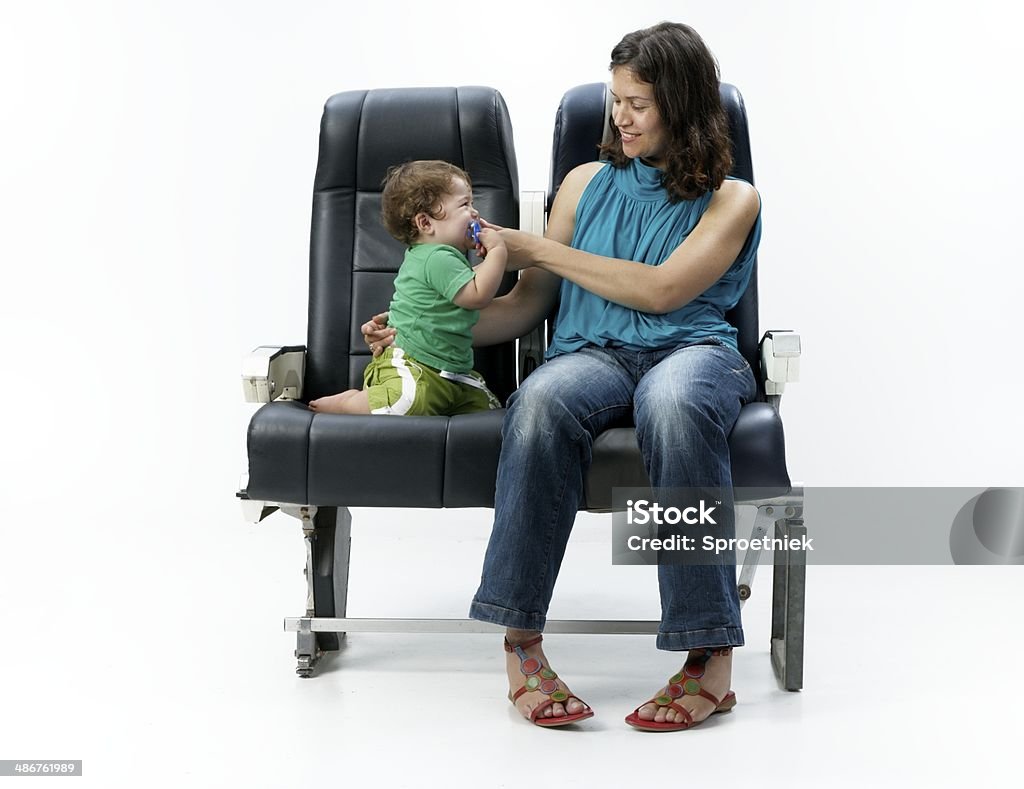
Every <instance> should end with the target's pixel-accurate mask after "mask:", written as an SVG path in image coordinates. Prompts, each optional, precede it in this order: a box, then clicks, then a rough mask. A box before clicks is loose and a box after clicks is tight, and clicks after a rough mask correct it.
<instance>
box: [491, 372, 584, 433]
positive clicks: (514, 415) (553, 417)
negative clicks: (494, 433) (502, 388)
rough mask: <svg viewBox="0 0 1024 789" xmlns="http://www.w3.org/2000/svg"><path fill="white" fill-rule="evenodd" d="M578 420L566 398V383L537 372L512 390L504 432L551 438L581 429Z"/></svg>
mask: <svg viewBox="0 0 1024 789" xmlns="http://www.w3.org/2000/svg"><path fill="white" fill-rule="evenodd" d="M578 429H579V422H578V420H577V419H576V418H575V416H574V415H573V413H572V409H571V404H570V403H569V402H567V401H566V399H565V388H564V385H560V382H559V381H558V380H557V379H556V378H555V377H554V376H541V375H538V373H534V374H533V375H531V376H530V377H529V378H527V379H526V380H525V381H524V382H523V384H522V386H520V387H519V388H518V389H517V390H516V391H514V392H513V393H512V396H511V397H510V398H509V401H508V413H507V414H506V415H505V433H506V435H507V434H509V433H513V434H514V435H516V436H517V437H518V438H520V439H522V438H550V437H551V436H552V435H554V434H555V433H558V432H563V433H564V432H572V431H578Z"/></svg>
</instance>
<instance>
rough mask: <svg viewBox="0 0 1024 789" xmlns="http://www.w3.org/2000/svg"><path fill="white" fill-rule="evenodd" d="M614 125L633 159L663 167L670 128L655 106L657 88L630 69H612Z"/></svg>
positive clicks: (623, 147)
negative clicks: (639, 77)
mask: <svg viewBox="0 0 1024 789" xmlns="http://www.w3.org/2000/svg"><path fill="white" fill-rule="evenodd" d="M611 93H612V101H613V103H612V122H613V123H614V124H615V126H616V128H618V130H619V134H620V135H621V136H622V152H623V153H625V154H626V156H628V157H629V158H630V159H636V158H637V157H640V158H641V159H643V160H644V161H645V162H646V163H647V164H650V165H653V166H654V167H663V166H664V163H665V153H666V151H667V150H668V129H667V128H666V127H665V124H664V122H663V121H662V119H661V113H660V112H658V106H657V105H656V104H655V103H654V85H652V84H651V83H649V82H641V81H640V80H638V79H637V77H636V74H634V73H633V72H632V71H631V70H630V69H629V68H627V67H626V66H616V67H615V68H614V69H612V84H611Z"/></svg>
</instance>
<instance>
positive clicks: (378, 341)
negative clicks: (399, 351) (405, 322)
mask: <svg viewBox="0 0 1024 789" xmlns="http://www.w3.org/2000/svg"><path fill="white" fill-rule="evenodd" d="M359 330H360V331H361V332H362V333H363V339H364V340H366V344H367V345H369V346H370V351H371V353H373V355H374V356H380V354H381V351H383V350H384V349H385V348H387V347H388V346H389V345H393V344H394V342H395V334H396V333H397V330H396V329H392V328H389V327H388V313H386V312H382V313H380V314H379V315H374V316H373V317H372V318H370V320H368V321H367V322H366V323H364V324H363V325H362V326H361V327H360V329H359Z"/></svg>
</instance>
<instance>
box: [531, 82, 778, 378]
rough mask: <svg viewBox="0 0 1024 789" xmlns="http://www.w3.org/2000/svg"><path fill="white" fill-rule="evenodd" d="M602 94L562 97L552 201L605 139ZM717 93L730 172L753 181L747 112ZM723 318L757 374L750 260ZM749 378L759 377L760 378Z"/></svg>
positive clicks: (596, 86) (735, 95) (736, 97)
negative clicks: (746, 280) (746, 277)
mask: <svg viewBox="0 0 1024 789" xmlns="http://www.w3.org/2000/svg"><path fill="white" fill-rule="evenodd" d="M606 90H607V88H606V86H605V84H604V83H602V82H593V83H590V84H588V85H579V86H577V87H575V88H572V89H571V90H570V91H568V92H567V93H566V94H565V96H563V97H562V102H561V104H559V106H558V113H557V115H556V116H555V135H554V143H553V146H552V152H551V184H550V187H549V189H548V199H549V200H554V196H555V194H556V193H557V191H558V188H559V186H561V184H562V179H563V178H565V176H566V174H567V173H568V172H569V171H570V170H572V169H573V168H574V167H577V166H578V165H581V164H583V163H585V162H593V161H596V160H597V158H598V145H600V143H601V141H602V139H604V138H605V136H606V134H607V129H608V124H609V122H610V120H609V111H608V105H607V94H606ZM720 94H721V97H722V105H723V107H724V108H725V111H726V114H727V115H728V116H729V134H730V138H731V140H732V153H733V169H732V174H733V175H735V176H736V177H738V178H742V179H744V180H745V181H749V182H750V183H754V169H753V165H752V163H751V159H750V137H749V135H748V133H747V111H746V108H745V107H744V106H743V97H742V96H741V95H740V92H739V91H738V90H737V89H736V88H735V87H734V86H732V85H728V84H726V83H724V82H723V83H722V84H721V89H720ZM549 207H550V206H549ZM556 309H557V308H556ZM726 319H727V320H728V321H729V322H730V323H731V324H732V325H733V326H735V327H736V330H737V332H738V336H737V342H738V344H739V349H740V353H742V354H743V356H744V357H745V358H746V360H747V361H748V362H749V363H750V366H751V368H752V369H753V370H759V369H760V364H761V362H760V358H759V355H758V341H759V332H758V325H757V258H756V257H755V258H754V270H753V273H752V274H751V276H750V284H749V285H747V289H746V291H745V292H744V294H743V296H742V298H741V299H740V300H739V303H737V305H736V306H735V307H734V308H733V309H732V310H730V311H729V312H728V313H727V314H726ZM755 378H758V379H760V376H755Z"/></svg>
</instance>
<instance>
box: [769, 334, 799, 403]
mask: <svg viewBox="0 0 1024 789" xmlns="http://www.w3.org/2000/svg"><path fill="white" fill-rule="evenodd" d="M761 372H762V374H763V375H764V392H765V394H766V395H767V396H768V399H769V402H773V403H774V404H775V405H776V406H777V405H778V401H779V400H781V398H782V393H783V392H784V391H786V384H787V383H790V382H793V383H795V382H797V381H799V380H800V335H799V334H797V333H796V332H793V331H789V330H787V329H781V330H780V329H773V330H771V331H767V332H765V333H764V337H762V338H761Z"/></svg>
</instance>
